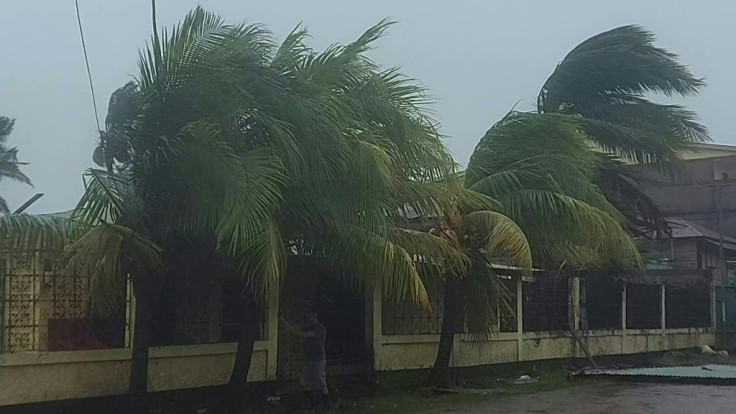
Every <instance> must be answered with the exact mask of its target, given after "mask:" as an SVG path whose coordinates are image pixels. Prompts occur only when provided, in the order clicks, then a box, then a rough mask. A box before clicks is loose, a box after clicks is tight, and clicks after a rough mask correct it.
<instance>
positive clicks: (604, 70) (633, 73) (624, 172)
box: [432, 26, 708, 383]
mask: <svg viewBox="0 0 736 414" xmlns="http://www.w3.org/2000/svg"><path fill="white" fill-rule="evenodd" d="M653 41H654V36H653V35H652V33H650V32H648V31H646V30H645V29H643V28H641V27H639V26H623V27H619V28H615V29H613V30H610V31H608V32H604V33H601V34H599V35H597V36H594V37H592V38H590V39H588V40H586V41H584V42H583V43H581V44H580V45H578V46H577V47H576V48H575V49H573V50H572V51H571V52H570V53H569V54H568V55H567V56H566V57H565V59H564V60H563V61H562V62H561V63H560V64H559V65H558V66H557V68H556V69H555V71H554V72H553V74H552V75H551V76H550V77H549V79H548V80H547V81H546V82H545V84H544V86H543V87H542V90H541V91H540V93H539V97H538V99H537V111H536V112H534V113H518V112H512V113H510V114H509V115H507V116H506V117H504V119H503V120H501V121H500V122H499V123H497V124H496V125H494V126H493V127H492V128H491V129H490V130H489V131H488V132H487V133H486V135H485V136H484V137H483V138H482V139H481V141H480V143H479V144H478V146H477V147H476V149H475V151H474V153H473V155H472V157H471V160H470V163H469V165H468V171H467V173H466V180H465V184H466V186H467V187H468V189H470V190H473V191H478V192H481V193H483V194H486V195H488V196H490V197H493V198H495V199H497V200H498V201H499V202H500V204H501V205H502V206H503V209H502V210H501V212H503V213H505V214H507V215H508V216H509V217H510V218H512V219H513V220H514V221H515V222H517V223H518V224H519V225H520V226H521V228H522V229H523V231H524V233H525V234H526V235H527V238H528V239H529V242H530V244H531V246H532V253H533V256H534V262H535V263H536V264H538V265H539V266H542V267H545V266H546V267H552V268H554V267H557V266H559V265H560V264H562V263H565V264H566V265H569V266H573V267H586V268H593V267H598V266H603V265H604V264H611V263H612V264H613V265H616V266H619V267H620V266H625V267H628V266H636V265H638V264H639V261H640V259H639V255H638V252H637V251H636V246H635V245H634V244H633V242H632V240H631V238H630V236H629V235H628V234H627V233H626V232H625V231H624V229H623V227H622V225H626V227H627V228H628V229H629V230H631V231H635V230H636V229H637V228H641V227H645V228H649V229H653V230H657V231H659V232H667V231H668V229H667V224H666V220H664V214H663V213H662V212H661V211H660V210H659V209H658V208H657V207H656V205H655V204H654V203H653V202H652V200H651V199H649V198H648V197H647V196H646V195H645V194H644V193H643V192H642V191H640V190H639V188H638V186H637V180H636V176H635V175H634V174H633V173H632V171H631V170H630V168H629V166H628V165H627V164H625V163H623V162H621V161H620V159H623V160H626V161H633V162H652V163H661V162H663V161H668V160H672V159H675V158H676V153H677V151H678V150H679V149H681V148H683V147H684V146H686V145H688V144H690V143H693V142H701V141H704V140H707V139H708V134H707V130H706V129H705V128H704V127H703V126H702V125H700V124H698V123H697V121H696V116H695V114H694V113H693V112H691V111H688V110H687V109H685V108H683V107H681V106H679V105H663V104H657V103H654V102H651V101H649V100H648V99H646V97H645V94H649V93H664V94H665V95H667V96H671V95H675V94H679V95H682V96H687V95H692V94H695V93H697V92H698V91H699V89H700V88H701V87H702V86H703V84H704V83H703V81H702V80H701V79H698V78H695V77H694V76H693V75H692V74H691V73H690V72H689V70H688V69H687V68H686V67H685V66H683V65H681V64H680V63H679V62H678V61H677V56H676V55H674V54H672V53H670V52H668V51H666V50H664V49H661V48H657V47H655V46H654V44H653ZM591 146H592V147H593V148H595V149H596V150H595V151H592V150H591V148H589V147H591ZM476 268H477V266H476ZM467 279H468V280H471V279H470V278H467ZM489 280H493V281H495V280H496V279H495V278H491V279H489ZM465 285H466V286H467V288H466V289H465V291H467V292H469V293H470V294H471V295H470V297H471V298H472V297H473V295H472V293H473V292H474V289H473V288H472V284H470V283H469V282H466V283H465ZM460 286H462V284H460ZM492 292H496V293H498V294H502V293H503V292H502V291H501V290H499V289H494V290H492ZM491 299H492V300H485V301H473V300H472V299H471V300H468V299H467V298H466V299H465V303H470V302H473V303H480V304H483V303H485V304H486V306H487V307H489V308H490V309H489V312H480V311H478V310H477V309H476V310H475V311H473V312H467V315H466V316H467V317H468V318H469V319H470V320H473V319H477V318H474V316H477V315H483V316H484V317H486V316H491V317H495V315H490V311H492V310H493V309H495V305H494V304H495V303H498V301H499V300H502V297H501V298H499V297H498V296H496V297H492V298H491ZM447 310H448V309H447V308H446V309H445V317H448V312H447ZM453 312H458V313H461V312H462V309H460V310H457V307H453V306H450V315H451V317H452V320H454V321H455V322H454V326H458V324H460V321H462V319H463V318H462V315H455V316H452V313H453ZM480 322H482V321H480ZM450 325H453V324H450ZM447 330H448V331H449V332H448V333H445V327H444V325H443V337H445V336H450V335H451V334H452V332H453V331H452V329H451V328H447ZM451 343H452V342H451V341H450V346H451ZM448 362H449V350H448V349H445V348H441V349H440V352H439V353H438V358H437V362H436V363H435V369H434V370H433V374H432V378H433V380H434V381H435V382H440V383H441V382H444V381H446V377H447V375H446V373H447V364H448Z"/></svg>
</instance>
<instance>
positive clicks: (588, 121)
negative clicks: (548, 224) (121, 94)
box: [537, 25, 710, 231]
mask: <svg viewBox="0 0 736 414" xmlns="http://www.w3.org/2000/svg"><path fill="white" fill-rule="evenodd" d="M654 40H655V36H654V34H653V33H651V32H650V31H648V30H646V29H644V28H642V27H640V26H636V25H629V26H621V27H617V28H615V29H612V30H609V31H607V32H603V33H601V34H598V35H596V36H593V37H591V38H589V39H587V40H585V41H584V42H582V43H581V44H579V45H578V46H576V47H575V48H574V49H573V50H572V51H570V53H568V54H567V56H565V58H564V59H563V60H562V62H560V64H558V65H557V67H556V68H555V70H554V72H553V73H552V75H550V77H549V78H548V79H547V81H546V82H545V83H544V85H543V86H542V89H541V91H540V92H539V96H538V98H537V112H539V113H563V114H571V115H574V116H578V117H580V122H581V127H582V130H583V131H584V132H585V135H586V136H587V137H588V138H589V139H590V140H592V142H593V143H594V144H595V145H596V146H597V147H598V148H599V149H600V150H601V152H602V153H604V154H610V155H613V156H615V157H617V158H618V159H620V160H624V161H627V162H637V163H662V162H666V161H671V160H674V159H677V152H678V151H679V150H681V149H683V148H684V147H685V146H687V145H688V144H691V143H697V142H703V141H708V140H710V138H709V136H708V131H707V129H706V128H705V127H704V126H703V125H701V124H699V123H698V122H697V116H696V114H695V113H694V112H692V111H690V110H688V109H686V108H685V107H683V106H681V105H672V104H660V103H656V102H653V101H651V100H649V99H648V98H647V96H651V95H653V94H663V95H665V96H668V97H669V96H673V95H680V96H683V97H685V96H691V95H695V94H697V93H698V92H699V91H700V89H701V88H702V87H703V86H704V85H705V83H704V81H703V80H702V79H700V78H697V77H695V76H694V75H693V74H692V73H691V72H690V70H689V69H688V68H687V67H686V66H684V65H683V64H681V63H680V62H679V60H678V56H677V55H675V54H673V53H671V52H669V51H667V50H665V49H662V48H659V47H656V46H655V45H654ZM604 157H605V155H604ZM605 158H606V159H604V162H602V163H601V168H600V173H599V176H598V178H597V180H598V181H597V182H598V184H599V185H600V187H601V188H602V189H603V190H604V192H605V193H606V195H607V196H608V197H609V199H610V200H611V201H612V202H614V203H615V204H616V205H617V206H618V207H619V208H620V210H621V211H623V212H625V213H626V215H627V218H628V219H629V220H630V223H631V224H632V226H631V227H642V226H645V227H648V228H650V229H653V230H659V231H667V227H666V221H665V220H664V214H663V213H662V212H660V211H659V210H658V209H657V207H656V206H655V205H654V203H653V202H652V201H651V200H650V199H649V198H648V197H647V196H646V195H645V194H644V193H643V192H642V191H640V190H639V189H638V186H637V180H636V176H635V175H634V174H633V173H632V171H631V170H630V167H629V166H627V165H626V164H622V163H621V162H620V161H619V162H616V161H615V160H613V161H612V160H611V158H610V157H605Z"/></svg>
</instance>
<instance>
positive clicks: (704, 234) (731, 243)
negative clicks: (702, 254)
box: [667, 217, 736, 250]
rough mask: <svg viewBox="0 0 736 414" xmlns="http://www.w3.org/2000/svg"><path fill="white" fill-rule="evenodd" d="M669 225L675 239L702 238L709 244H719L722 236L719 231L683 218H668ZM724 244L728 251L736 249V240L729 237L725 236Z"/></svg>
mask: <svg viewBox="0 0 736 414" xmlns="http://www.w3.org/2000/svg"><path fill="white" fill-rule="evenodd" d="M667 223H668V224H669V227H670V230H671V231H672V237H673V238H675V239H685V238H690V237H700V238H705V239H706V240H707V241H709V242H713V243H718V242H719V239H720V234H719V233H718V232H717V231H713V230H711V229H708V228H705V227H703V226H700V225H698V224H695V223H692V222H690V221H687V220H685V219H683V218H681V217H668V218H667ZM723 244H724V247H725V248H727V249H731V250H734V249H736V239H733V238H731V237H729V236H723Z"/></svg>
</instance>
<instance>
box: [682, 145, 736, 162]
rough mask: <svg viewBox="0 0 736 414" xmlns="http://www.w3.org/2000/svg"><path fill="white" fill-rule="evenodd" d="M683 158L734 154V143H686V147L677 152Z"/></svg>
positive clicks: (695, 158)
mask: <svg viewBox="0 0 736 414" xmlns="http://www.w3.org/2000/svg"><path fill="white" fill-rule="evenodd" d="M677 155H678V156H679V157H680V158H681V159H683V160H698V159H703V158H718V157H729V156H733V155H736V145H728V144H715V143H710V142H708V143H705V142H703V143H698V144H690V145H688V149H686V150H682V151H679V153H678V154H677Z"/></svg>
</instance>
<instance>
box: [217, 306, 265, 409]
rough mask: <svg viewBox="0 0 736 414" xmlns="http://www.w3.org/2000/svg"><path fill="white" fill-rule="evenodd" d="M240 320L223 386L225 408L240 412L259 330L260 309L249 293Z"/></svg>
mask: <svg viewBox="0 0 736 414" xmlns="http://www.w3.org/2000/svg"><path fill="white" fill-rule="evenodd" d="M243 301H244V305H245V306H243V313H242V315H241V318H242V319H241V320H240V337H239V338H238V349H237V351H236V353H235V363H234V364H233V370H232V373H231V374H230V381H228V384H227V387H226V388H225V408H226V410H227V412H229V413H240V412H241V410H242V407H243V403H244V401H245V395H246V393H245V388H246V382H247V379H248V371H249V370H250V363H251V357H252V356H253V346H254V345H255V342H256V339H258V333H259V330H260V322H261V309H260V306H259V305H258V303H256V301H255V300H254V299H253V298H252V297H251V295H250V294H247V293H246V294H245V295H244V298H243Z"/></svg>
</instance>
